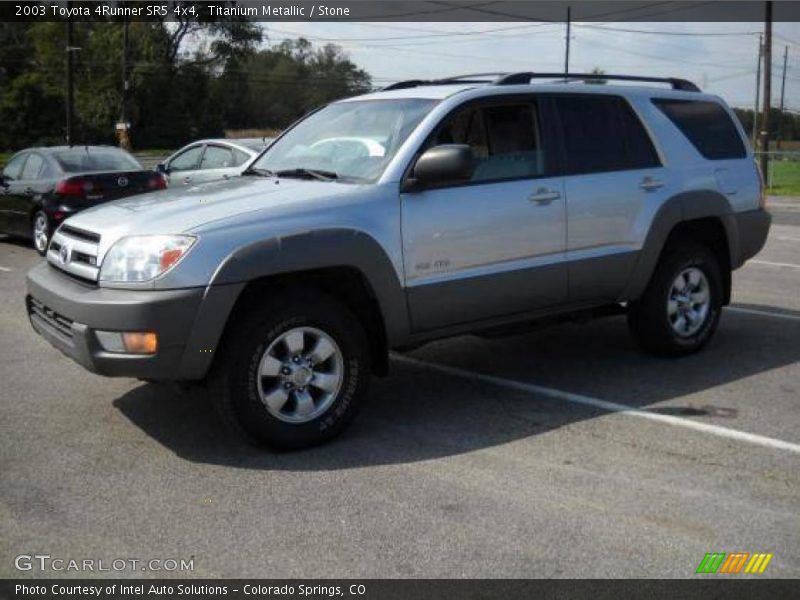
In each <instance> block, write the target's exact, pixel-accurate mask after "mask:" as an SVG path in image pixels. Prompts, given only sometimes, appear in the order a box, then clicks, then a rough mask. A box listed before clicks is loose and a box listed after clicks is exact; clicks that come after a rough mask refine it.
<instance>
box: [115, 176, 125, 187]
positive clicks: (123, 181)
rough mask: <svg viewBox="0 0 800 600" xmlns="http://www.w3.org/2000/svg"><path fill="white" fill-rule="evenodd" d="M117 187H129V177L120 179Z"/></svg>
mask: <svg viewBox="0 0 800 600" xmlns="http://www.w3.org/2000/svg"><path fill="white" fill-rule="evenodd" d="M117 185H118V186H119V187H125V186H126V185H128V178H127V177H120V178H119V179H117Z"/></svg>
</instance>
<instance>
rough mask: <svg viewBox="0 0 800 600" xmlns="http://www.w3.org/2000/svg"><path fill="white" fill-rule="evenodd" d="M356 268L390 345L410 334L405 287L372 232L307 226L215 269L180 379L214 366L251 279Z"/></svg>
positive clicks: (250, 247) (237, 255) (236, 255)
mask: <svg viewBox="0 0 800 600" xmlns="http://www.w3.org/2000/svg"><path fill="white" fill-rule="evenodd" d="M326 267H351V268H354V269H357V270H358V271H359V272H360V273H361V274H362V275H363V276H364V278H365V279H366V281H367V283H368V284H369V286H370V288H371V291H372V293H373V294H374V296H375V299H376V301H377V304H378V307H379V309H380V311H381V316H382V318H383V323H384V326H385V328H386V339H387V341H388V343H389V346H390V347H391V346H392V345H394V344H399V343H402V342H403V341H404V340H405V339H407V338H408V335H409V327H410V324H409V316H408V307H407V304H406V298H405V292H404V290H403V287H402V285H401V283H400V280H399V279H398V277H397V273H396V271H395V268H394V266H393V265H392V262H391V260H390V259H389V256H388V255H387V253H386V252H385V251H384V249H383V248H382V247H381V245H380V244H379V243H378V242H377V241H376V240H375V239H374V238H373V237H371V236H370V235H367V234H366V233H363V232H361V231H358V230H352V229H325V230H316V231H306V232H301V233H296V234H293V235H289V236H284V237H276V238H270V239H265V240H260V241H257V242H254V243H252V244H249V245H247V246H243V247H241V248H239V249H237V250H236V251H235V252H233V253H232V254H230V255H229V256H228V257H227V258H226V259H225V260H224V261H223V262H222V264H221V265H220V266H219V267H218V269H217V270H216V272H215V273H214V277H213V278H212V281H211V283H210V284H209V286H208V287H207V288H206V294H205V297H204V301H203V303H202V305H201V308H200V311H199V313H198V315H197V318H196V319H195V327H194V330H193V333H192V337H191V339H190V341H189V343H188V344H187V347H186V351H185V355H184V360H183V362H182V365H181V369H180V373H179V378H181V379H199V378H202V377H203V376H204V375H205V374H206V372H207V370H208V368H209V367H210V365H211V361H212V359H213V351H212V350H213V349H215V348H216V347H217V344H218V343H219V340H220V339H221V337H222V333H223V331H224V329H225V326H226V324H227V322H228V318H229V316H230V312H231V310H232V309H233V307H234V305H235V304H236V301H237V300H238V298H239V296H240V295H241V293H242V291H243V290H244V289H245V287H246V285H247V283H248V282H251V281H254V280H256V279H260V278H263V277H268V276H272V275H281V274H287V273H296V272H300V271H309V270H314V269H323V268H326Z"/></svg>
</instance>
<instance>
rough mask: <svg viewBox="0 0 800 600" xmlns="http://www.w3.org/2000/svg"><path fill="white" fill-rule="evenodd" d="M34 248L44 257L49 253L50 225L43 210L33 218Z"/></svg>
mask: <svg viewBox="0 0 800 600" xmlns="http://www.w3.org/2000/svg"><path fill="white" fill-rule="evenodd" d="M32 228H33V247H34V248H36V251H37V252H38V253H39V254H41V255H42V256H44V255H45V253H46V252H47V244H48V243H49V241H50V225H49V224H48V222H47V215H45V214H44V213H43V212H42V211H41V210H40V211H39V212H37V213H36V214H35V215H34V217H33V225H32Z"/></svg>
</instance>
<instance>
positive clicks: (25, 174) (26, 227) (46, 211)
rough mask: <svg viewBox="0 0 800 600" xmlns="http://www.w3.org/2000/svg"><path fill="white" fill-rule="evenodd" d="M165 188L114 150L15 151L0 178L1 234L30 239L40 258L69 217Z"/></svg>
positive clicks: (153, 175)
mask: <svg viewBox="0 0 800 600" xmlns="http://www.w3.org/2000/svg"><path fill="white" fill-rule="evenodd" d="M165 187H167V180H166V178H165V177H164V176H163V175H161V174H159V173H156V172H154V171H148V170H146V169H145V168H144V167H142V165H140V164H139V162H138V161H137V160H136V159H135V158H133V156H131V155H130V154H128V153H127V152H125V151H124V150H120V149H119V148H114V147H113V146H56V147H52V148H29V149H27V150H22V151H21V152H18V153H17V154H15V155H14V156H12V157H11V159H10V160H9V161H8V163H7V164H6V166H5V168H3V173H2V175H0V233H7V234H10V235H18V236H24V237H28V238H31V239H33V246H34V247H35V248H36V251H37V252H39V254H42V255H44V253H45V252H46V251H47V244H48V242H49V241H50V235H51V233H52V232H53V231H54V230H55V228H56V227H58V225H59V224H60V223H61V222H62V221H63V220H64V219H65V218H67V217H68V216H70V215H72V214H74V213H75V212H77V211H79V210H82V209H84V208H89V207H90V206H95V205H97V204H100V203H102V202H107V201H109V200H114V199H116V198H122V197H125V196H131V195H133V194H140V193H142V192H149V191H153V190H161V189H164V188H165Z"/></svg>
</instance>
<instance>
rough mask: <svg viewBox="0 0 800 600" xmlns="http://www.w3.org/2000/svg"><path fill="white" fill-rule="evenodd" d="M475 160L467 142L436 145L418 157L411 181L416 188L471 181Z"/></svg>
mask: <svg viewBox="0 0 800 600" xmlns="http://www.w3.org/2000/svg"><path fill="white" fill-rule="evenodd" d="M474 162H475V161H474V159H473V156H472V149H471V148H470V147H469V146H467V145H466V144H444V145H441V146H434V147H433V148H429V149H428V150H426V151H425V152H424V153H423V154H422V156H420V157H419V158H418V159H417V163H416V164H415V165H414V170H413V172H412V179H411V180H410V181H409V183H410V184H412V187H414V188H426V187H433V186H437V185H442V184H446V183H462V182H464V181H469V179H470V177H472V171H473V168H474Z"/></svg>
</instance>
